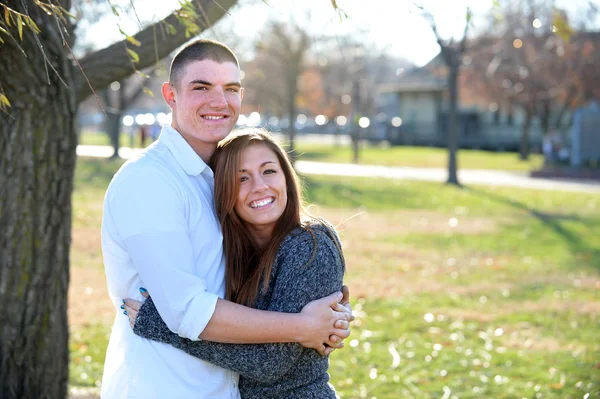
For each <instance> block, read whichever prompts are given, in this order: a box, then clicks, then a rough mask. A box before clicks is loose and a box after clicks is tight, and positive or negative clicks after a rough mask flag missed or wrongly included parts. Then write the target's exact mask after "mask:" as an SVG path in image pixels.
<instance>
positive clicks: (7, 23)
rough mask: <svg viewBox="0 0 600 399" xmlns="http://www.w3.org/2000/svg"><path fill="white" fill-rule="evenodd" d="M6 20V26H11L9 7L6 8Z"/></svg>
mask: <svg viewBox="0 0 600 399" xmlns="http://www.w3.org/2000/svg"><path fill="white" fill-rule="evenodd" d="M4 20H5V21H6V26H10V11H8V7H6V6H5V7H4Z"/></svg>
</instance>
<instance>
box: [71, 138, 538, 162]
mask: <svg viewBox="0 0 600 399" xmlns="http://www.w3.org/2000/svg"><path fill="white" fill-rule="evenodd" d="M79 142H80V144H88V145H110V141H109V139H108V136H107V135H106V134H103V133H91V132H86V133H84V134H82V135H81V136H80V139H79ZM149 143H150V142H148V143H147V144H149ZM121 146H125V147H129V146H130V138H129V136H126V135H124V134H123V135H121ZM134 147H140V142H139V137H138V136H136V137H135V141H134ZM293 154H295V156H296V157H297V159H300V160H305V161H319V162H336V163H349V162H352V159H353V158H352V148H351V147H350V146H339V147H338V146H334V145H326V144H314V143H310V142H303V141H298V142H297V148H296V150H295V151H294V153H293ZM359 162H360V163H361V164H365V165H385V166H413V167H423V168H446V167H447V151H446V150H445V149H443V148H429V147H407V146H397V147H390V148H383V147H378V146H365V147H364V148H362V149H361V152H360V159H359ZM543 162H544V160H543V157H542V156H541V155H539V154H532V155H531V157H530V159H529V160H528V161H525V162H523V161H520V160H519V158H518V155H517V154H516V153H506V152H503V153H500V152H489V151H476V150H461V151H460V152H459V156H458V165H459V168H464V169H497V170H510V171H529V170H534V169H539V168H540V167H541V166H542V165H543Z"/></svg>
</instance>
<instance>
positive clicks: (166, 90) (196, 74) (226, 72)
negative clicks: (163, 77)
mask: <svg viewBox="0 0 600 399" xmlns="http://www.w3.org/2000/svg"><path fill="white" fill-rule="evenodd" d="M163 96H164V97H165V100H166V101H167V103H168V104H169V106H170V107H171V109H172V110H173V121H172V126H173V128H174V129H175V130H177V131H178V132H179V133H181V135H182V136H183V137H184V138H185V139H186V141H187V142H188V143H189V144H190V145H191V146H192V148H193V149H194V150H195V151H196V152H197V153H198V155H200V156H201V157H202V158H203V159H204V160H205V161H206V160H207V159H208V158H210V156H211V155H212V153H213V152H214V150H215V148H216V145H217V143H218V142H219V141H220V140H222V139H224V138H225V137H226V136H227V135H228V134H229V133H230V132H231V130H233V128H234V127H235V124H236V123H237V120H238V117H239V114H240V108H241V106H242V96H243V88H242V87H241V83H240V70H239V68H238V66H237V65H236V64H234V63H232V62H224V63H218V62H215V61H212V60H202V61H193V62H190V63H188V64H187V65H186V66H185V68H184V69H183V70H182V72H181V73H180V76H178V77H177V79H176V81H175V82H171V83H165V85H164V86H163Z"/></svg>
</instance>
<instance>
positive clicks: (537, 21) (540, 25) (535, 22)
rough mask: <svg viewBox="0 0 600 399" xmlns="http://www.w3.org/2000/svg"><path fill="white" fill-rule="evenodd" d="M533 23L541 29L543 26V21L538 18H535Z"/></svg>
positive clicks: (536, 27)
mask: <svg viewBox="0 0 600 399" xmlns="http://www.w3.org/2000/svg"><path fill="white" fill-rule="evenodd" d="M531 25H533V27H534V28H535V29H539V28H541V27H542V21H540V20H539V19H537V18H536V19H534V20H533V23H532V24H531Z"/></svg>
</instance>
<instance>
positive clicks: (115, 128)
mask: <svg viewBox="0 0 600 399" xmlns="http://www.w3.org/2000/svg"><path fill="white" fill-rule="evenodd" d="M106 115H107V116H108V119H107V120H106V121H105V124H104V126H106V132H107V133H108V137H109V138H110V145H112V147H113V151H114V152H113V154H112V155H111V158H119V145H120V143H119V137H120V133H121V117H122V116H123V113H122V112H120V111H119V110H116V109H114V110H111V111H107V113H106Z"/></svg>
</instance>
